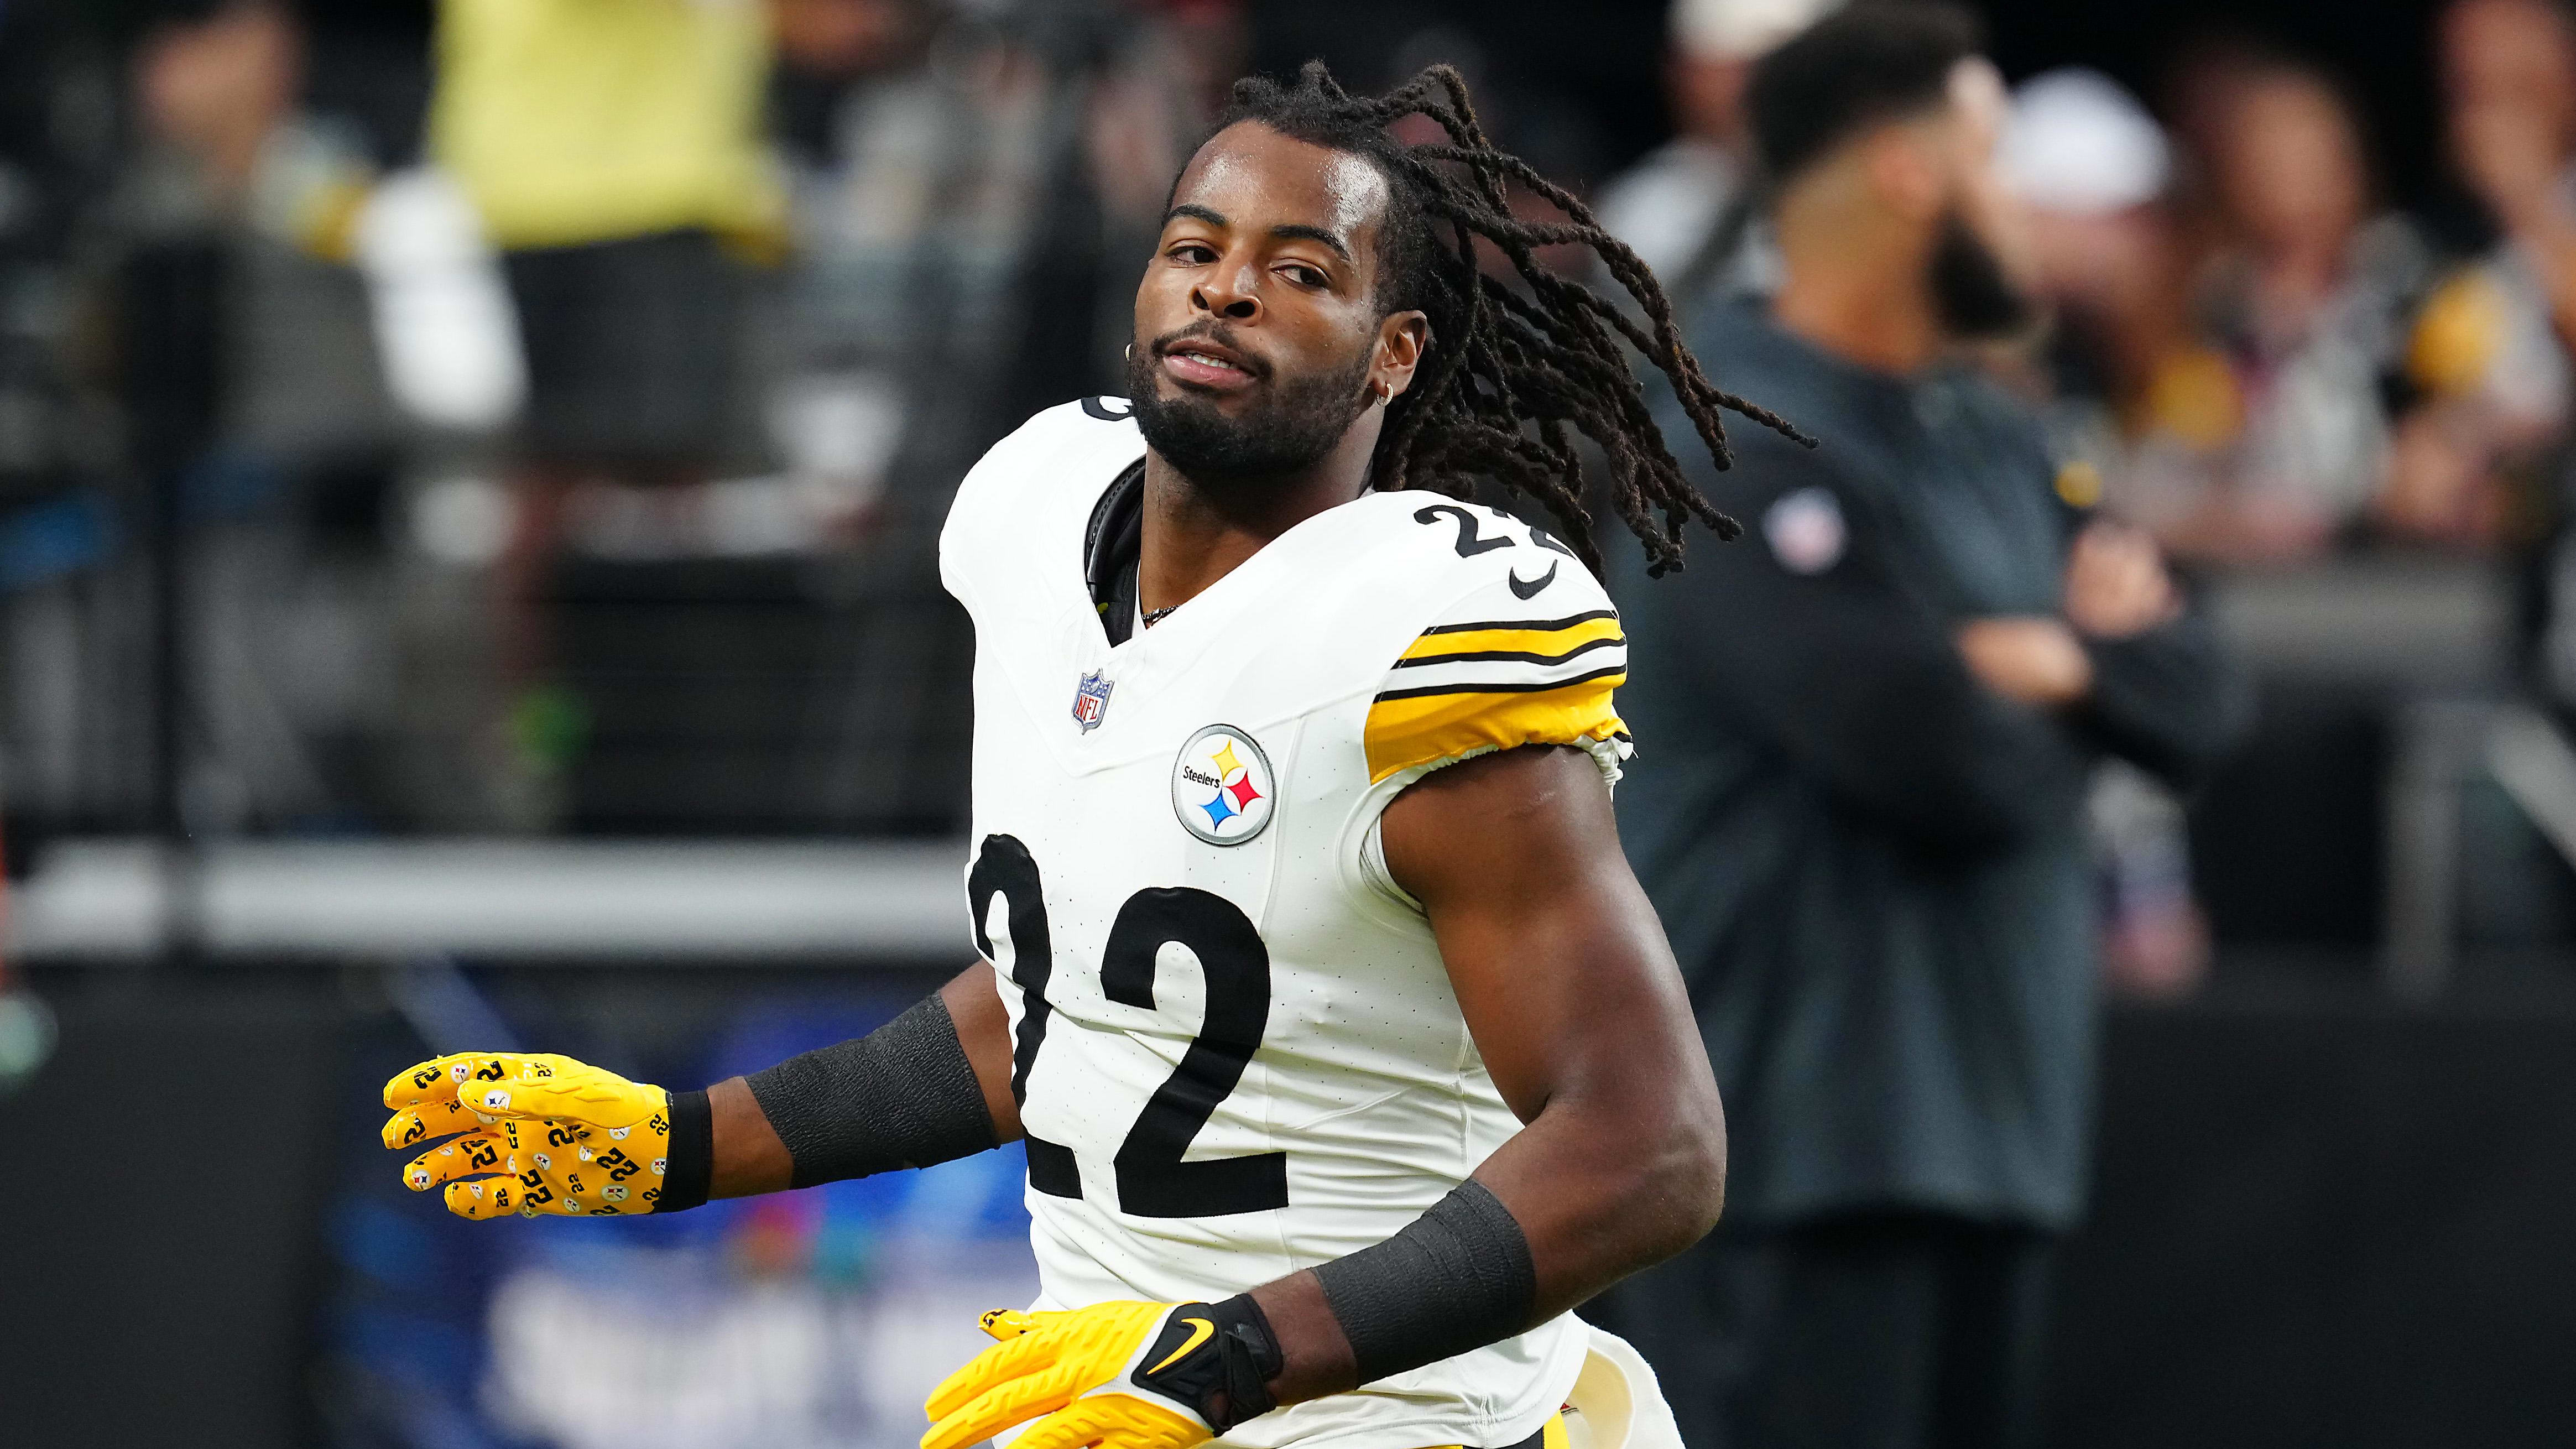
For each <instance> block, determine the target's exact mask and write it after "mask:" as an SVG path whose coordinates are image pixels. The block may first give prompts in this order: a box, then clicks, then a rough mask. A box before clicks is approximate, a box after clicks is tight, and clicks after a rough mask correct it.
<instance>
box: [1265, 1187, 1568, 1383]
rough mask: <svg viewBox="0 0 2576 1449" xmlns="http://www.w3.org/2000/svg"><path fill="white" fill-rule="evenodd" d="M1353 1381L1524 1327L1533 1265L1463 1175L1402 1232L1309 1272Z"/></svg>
mask: <svg viewBox="0 0 2576 1449" xmlns="http://www.w3.org/2000/svg"><path fill="white" fill-rule="evenodd" d="M1315 1278H1316V1281H1317V1282H1319V1283H1321V1284H1322V1285H1323V1288H1324V1301H1325V1302H1326V1303H1327V1304H1329V1305H1330V1306H1331V1307H1332V1310H1333V1317H1334V1319H1335V1320H1336V1321H1338V1322H1339V1323H1340V1324H1341V1325H1342V1336H1343V1337H1344V1338H1347V1339H1349V1340H1350V1342H1351V1354H1352V1356H1353V1357H1354V1358H1356V1359H1357V1360H1358V1361H1359V1370H1360V1382H1361V1383H1364V1384H1369V1383H1375V1382H1377V1381H1378V1380H1379V1379H1382V1378H1385V1377H1387V1376H1388V1375H1389V1374H1400V1373H1402V1372H1404V1371H1405V1370H1406V1369H1413V1368H1420V1367H1422V1366H1423V1365H1424V1364H1427V1363H1438V1362H1439V1361H1440V1360H1442V1359H1444V1358H1454V1357H1456V1356H1457V1355H1459V1354H1462V1353H1465V1352H1467V1351H1468V1350H1470V1349H1477V1348H1482V1347H1484V1346H1485V1345H1486V1344H1489V1343H1494V1342H1497V1341H1499V1340H1501V1339H1505V1338H1509V1337H1511V1336H1512V1335H1513V1334H1515V1333H1518V1332H1520V1331H1521V1330H1522V1329H1524V1328H1527V1327H1529V1319H1530V1313H1531V1311H1532V1309H1533V1308H1534V1306H1535V1305H1536V1304H1537V1302H1538V1269H1537V1267H1536V1265H1535V1264H1533V1263H1532V1262H1531V1260H1530V1249H1529V1239H1528V1237H1526V1236H1525V1235H1523V1234H1522V1232H1521V1225H1520V1221H1519V1220H1518V1219H1516V1218H1514V1217H1513V1216H1512V1211H1511V1209H1510V1208H1507V1207H1505V1206H1503V1202H1502V1199H1500V1198H1498V1197H1496V1196H1494V1194H1493V1191H1492V1190H1491V1189H1489V1188H1487V1187H1486V1186H1485V1185H1484V1184H1483V1183H1481V1182H1478V1181H1476V1180H1475V1179H1474V1178H1469V1179H1468V1180H1467V1181H1465V1182H1462V1183H1460V1184H1458V1186H1457V1189H1456V1190H1455V1191H1453V1192H1451V1193H1450V1194H1449V1195H1448V1196H1447V1197H1444V1198H1442V1199H1441V1200H1440V1201H1438V1202H1436V1203H1433V1204H1432V1205H1431V1211H1429V1212H1427V1213H1424V1214H1423V1215H1422V1216H1420V1217H1418V1218H1415V1219H1414V1220H1413V1221H1412V1223H1411V1224H1409V1225H1407V1226H1406V1228H1405V1230H1404V1231H1403V1232H1400V1233H1398V1234H1396V1235H1395V1236H1394V1237H1392V1238H1389V1239H1387V1240H1386V1241H1385V1242H1383V1243H1380V1244H1378V1245H1377V1246H1376V1247H1373V1248H1362V1249H1360V1250H1359V1251H1358V1252H1356V1253H1353V1254H1351V1255H1350V1256H1348V1257H1344V1258H1335V1259H1334V1260H1333V1261H1331V1262H1329V1263H1326V1264H1324V1265H1323V1266H1322V1267H1320V1268H1317V1269H1316V1270H1315Z"/></svg>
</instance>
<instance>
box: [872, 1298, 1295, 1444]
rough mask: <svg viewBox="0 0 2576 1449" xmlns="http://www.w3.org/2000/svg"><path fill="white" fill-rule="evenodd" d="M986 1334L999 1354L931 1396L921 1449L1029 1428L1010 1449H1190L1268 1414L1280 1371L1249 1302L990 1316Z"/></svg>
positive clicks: (1104, 1306)
mask: <svg viewBox="0 0 2576 1449" xmlns="http://www.w3.org/2000/svg"><path fill="white" fill-rule="evenodd" d="M983 1324H984V1331H985V1332H986V1333H989V1334H991V1335H992V1336H993V1337H995V1338H997V1339H1000V1340H1001V1342H1000V1343H998V1344H996V1345H995V1346H993V1347H991V1348H988V1349H986V1350H984V1352H983V1353H981V1354H979V1355H977V1356H976V1358H975V1360H974V1361H973V1362H971V1363H969V1364H967V1365H966V1366H965V1367H964V1368H962V1369H959V1370H958V1371H957V1372H955V1373H953V1374H950V1375H949V1376H948V1378H947V1379H946V1380H945V1381H944V1382H942V1383H941V1384H940V1385H939V1387H938V1388H936V1389H934V1390H932V1391H931V1395H930V1399H929V1402H927V1403H925V1404H924V1405H923V1406H922V1407H923V1408H924V1409H926V1410H927V1411H928V1412H929V1414H930V1417H931V1419H932V1420H933V1421H934V1422H933V1423H932V1424H931V1426H930V1432H929V1433H927V1434H924V1435H922V1436H921V1449H966V1446H968V1445H972V1444H975V1443H978V1442H980V1441H982V1440H985V1439H989V1438H991V1437H992V1436H993V1435H994V1434H995V1433H997V1432H999V1431H1001V1430H1003V1429H1007V1428H1009V1427H1010V1426H1011V1425H1013V1424H1018V1423H1022V1422H1025V1421H1027V1420H1030V1419H1037V1422H1036V1423H1035V1424H1032V1425H1030V1426H1029V1429H1028V1431H1027V1432H1026V1433H1024V1434H1022V1435H1021V1436H1020V1437H1019V1438H1018V1439H1016V1440H1013V1441H1012V1445H1011V1449H1078V1446H1083V1445H1095V1444H1096V1445H1099V1446H1101V1449H1190V1446H1192V1445H1195V1444H1201V1443H1204V1442H1206V1441H1207V1440H1209V1439H1212V1438H1214V1437H1215V1436H1216V1435H1218V1434H1221V1433H1223V1432H1225V1431H1226V1430H1228V1429H1230V1428H1233V1427H1234V1426H1235V1425H1237V1424H1240V1423H1242V1422H1243V1421H1244V1420H1246V1419H1250V1418H1253V1417H1255V1416H1257V1415H1260V1414H1265V1413H1268V1412H1269V1411H1270V1407H1271V1399H1270V1390H1269V1388H1268V1380H1269V1379H1270V1378H1271V1377H1273V1376H1275V1375H1276V1374H1277V1373H1278V1372H1279V1366H1280V1355H1279V1349H1278V1347H1277V1343H1276V1340H1275V1339H1274V1338H1273V1337H1272V1336H1271V1332H1270V1323H1269V1320H1268V1319H1266V1318H1264V1317H1263V1316H1262V1313H1261V1310H1260V1308H1259V1307H1257V1306H1256V1305H1254V1303H1253V1301H1252V1299H1251V1298H1250V1297H1249V1296H1238V1297H1234V1298H1229V1299H1226V1300H1225V1301H1224V1302H1222V1303H1096V1304H1093V1305H1092V1306H1091V1307H1089V1308H1077V1309H1073V1310H1071V1311H1069V1312H1035V1313H1021V1312H1016V1311H1014V1310H1011V1309H995V1310H994V1311H993V1312H991V1313H987V1314H985V1315H984V1319H983ZM1041 1415H1043V1416H1044V1417H1043V1418H1041V1417H1039V1416H1041Z"/></svg>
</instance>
